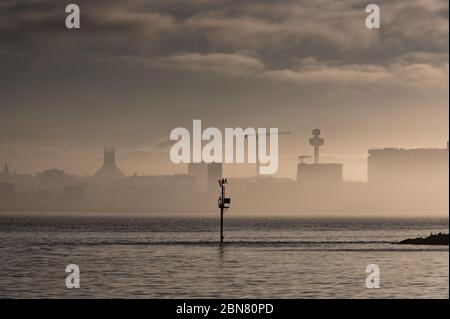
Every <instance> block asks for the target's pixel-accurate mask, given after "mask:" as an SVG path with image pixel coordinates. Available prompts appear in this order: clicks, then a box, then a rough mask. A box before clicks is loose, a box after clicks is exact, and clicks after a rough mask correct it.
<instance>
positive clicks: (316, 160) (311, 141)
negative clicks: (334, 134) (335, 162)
mask: <svg viewBox="0 0 450 319" xmlns="http://www.w3.org/2000/svg"><path fill="white" fill-rule="evenodd" d="M312 134H313V137H311V138H310V139H309V144H311V146H314V164H319V147H320V146H322V145H323V141H324V140H323V138H321V137H319V136H320V130H319V129H318V128H316V129H314V130H313V131H312Z"/></svg>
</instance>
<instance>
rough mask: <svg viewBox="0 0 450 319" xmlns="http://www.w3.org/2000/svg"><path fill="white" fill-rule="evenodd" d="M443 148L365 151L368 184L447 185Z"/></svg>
mask: <svg viewBox="0 0 450 319" xmlns="http://www.w3.org/2000/svg"><path fill="white" fill-rule="evenodd" d="M448 160H449V158H448V144H447V148H442V149H436V148H433V149H431V148H418V149H402V148H383V149H371V150H369V157H368V163H367V169H368V182H369V183H370V184H377V185H380V184H386V185H389V184H390V185H392V184H398V183H406V184H427V185H428V186H429V185H430V183H431V184H448V174H449V170H448V167H449V165H448Z"/></svg>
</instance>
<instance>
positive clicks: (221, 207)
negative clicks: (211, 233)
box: [220, 184, 225, 243]
mask: <svg viewBox="0 0 450 319" xmlns="http://www.w3.org/2000/svg"><path fill="white" fill-rule="evenodd" d="M220 187H221V188H222V203H221V204H220V243H223V210H224V206H225V204H224V200H225V189H224V188H225V185H223V184H221V185H220Z"/></svg>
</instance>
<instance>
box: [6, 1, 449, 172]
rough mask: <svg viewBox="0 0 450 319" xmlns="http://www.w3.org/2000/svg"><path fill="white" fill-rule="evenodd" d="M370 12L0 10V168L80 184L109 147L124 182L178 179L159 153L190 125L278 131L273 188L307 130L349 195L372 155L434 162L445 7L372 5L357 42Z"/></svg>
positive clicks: (115, 7) (220, 6)
mask: <svg viewBox="0 0 450 319" xmlns="http://www.w3.org/2000/svg"><path fill="white" fill-rule="evenodd" d="M372 2H373V1H372ZM372 2H369V1H364V0H341V1H335V0H316V1H302V0H295V1H294V0H292V1H290V0H286V1H269V0H248V1H234V0H190V1H186V0H151V1H143V0H135V1H120V0H89V1H87V0H74V1H71V2H67V3H66V1H54V0H22V1H19V0H0V75H1V76H0V161H8V162H10V166H13V167H14V168H16V170H17V171H18V172H25V173H35V172H36V171H40V170H43V169H48V168H56V167H57V168H62V169H65V170H66V171H68V172H69V173H74V174H80V175H92V174H94V173H95V171H96V170H97V169H98V168H99V167H100V165H101V158H102V151H103V145H104V144H114V145H115V146H116V149H117V152H118V154H117V158H118V164H119V166H120V167H121V169H122V170H123V171H124V172H125V173H126V174H133V173H134V172H137V173H138V174H172V173H180V172H183V171H184V170H185V167H184V166H177V165H174V164H172V163H171V162H170V158H169V148H167V147H163V145H164V144H165V143H164V141H165V140H167V138H168V136H169V134H170V131H171V130H172V129H173V128H176V127H185V128H188V129H190V130H191V129H192V120H194V119H201V120H202V124H203V125H204V127H208V126H213V127H217V128H221V129H223V128H225V127H243V128H247V127H254V128H257V127H266V128H270V127H277V128H279V130H280V131H290V132H291V134H290V135H288V136H280V140H279V147H280V166H279V171H278V173H277V175H276V176H280V177H294V176H295V171H296V163H297V157H298V156H299V155H301V154H312V152H313V150H312V149H311V147H310V146H309V145H308V138H309V137H311V130H312V129H314V128H320V129H321V130H322V136H323V138H324V139H325V144H324V145H323V147H322V148H321V153H322V157H321V158H322V160H323V161H324V162H341V163H344V177H345V178H346V179H347V180H365V179H366V160H367V150H368V149H369V148H372V147H405V148H413V147H445V145H446V142H447V140H448V130H449V129H448V128H449V122H448V117H449V114H448V113H449V112H448V101H449V96H448V89H449V82H448V74H449V68H448V65H449V56H448V52H449V40H448V39H449V33H448V26H449V19H448V17H449V4H448V1H447V0H398V1H387V0H386V1H384V0H383V1H381V0H380V1H376V2H374V3H377V4H378V5H379V6H380V9H381V28H380V29H367V28H366V27H365V18H366V15H367V14H366V13H365V7H366V6H367V5H368V4H369V3H372ZM68 3H76V4H78V5H79V6H80V9H81V28H80V29H77V30H75V29H72V30H68V29H66V27H65V18H66V15H67V14H66V13H65V6H66V5H67V4H68ZM225 173H226V174H228V175H230V176H245V175H251V174H253V173H254V169H252V168H249V167H245V168H244V167H240V166H233V167H231V166H227V167H226V168H225Z"/></svg>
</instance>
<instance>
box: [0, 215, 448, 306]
mask: <svg viewBox="0 0 450 319" xmlns="http://www.w3.org/2000/svg"><path fill="white" fill-rule="evenodd" d="M448 225H449V224H448V219H447V218H364V219H363V218H311V217H309V218H306V217H304V218H234V217H229V216H226V218H225V241H226V242H225V244H224V245H219V244H218V239H219V232H218V230H219V220H218V218H159V217H104V216H103V217H94V216H90V217H75V216H74V217H57V216H51V217H49V216H37V215H35V216H26V215H20V216H18V215H9V216H1V217H0V256H1V258H2V262H1V264H0V297H9V298H11V297H12V298H23V297H32V298H35V297H50V298H75V297H98V298H107V297H124V298H208V297H210V298H215V297H222V298H269V297H271V298H333V297H338V298H362V297H367V298H369V297H381V298H448V297H449V280H448V278H449V276H448V273H449V263H448V258H449V255H448V246H410V245H394V244H392V243H393V242H397V241H399V240H402V239H405V238H410V237H417V236H427V235H429V233H431V232H433V233H434V232H448V228H449V226H448ZM71 263H74V264H77V265H79V267H80V270H81V288H80V289H72V290H69V289H67V288H66V287H65V278H66V276H67V273H65V267H66V265H68V264H71ZM371 263H374V264H377V265H378V266H379V267H380V271H381V288H380V289H367V288H366V286H365V280H366V276H367V274H366V273H365V268H366V266H367V265H368V264H371Z"/></svg>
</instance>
